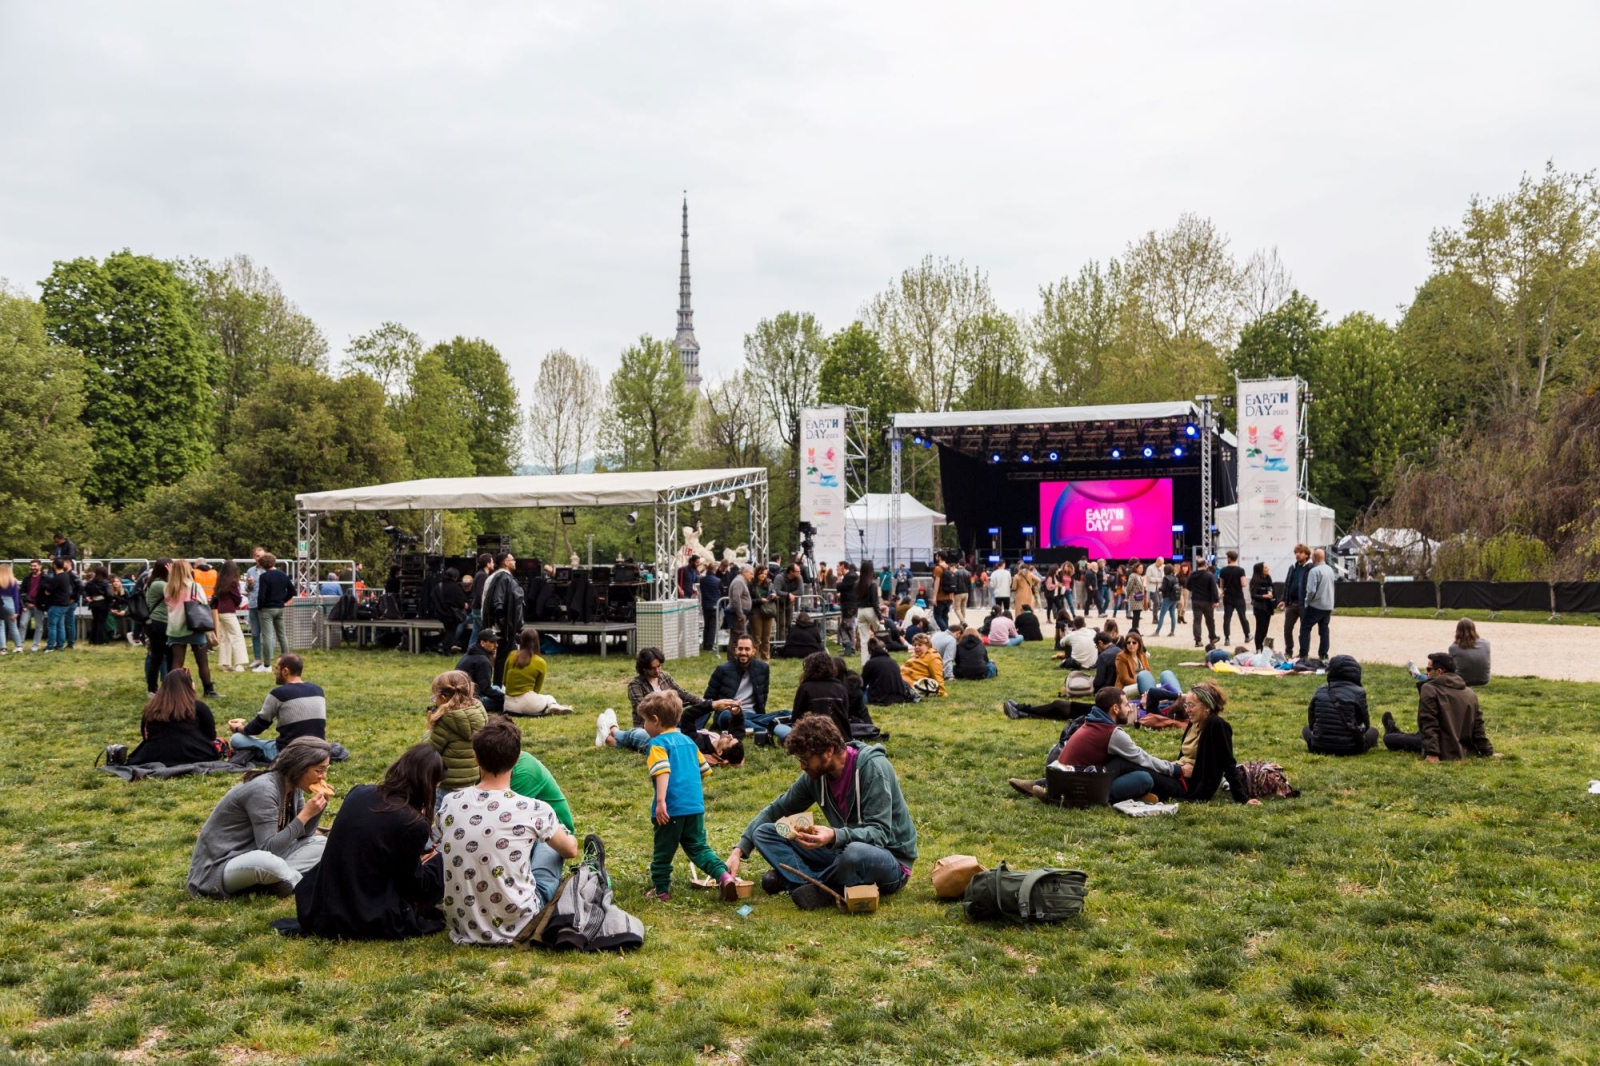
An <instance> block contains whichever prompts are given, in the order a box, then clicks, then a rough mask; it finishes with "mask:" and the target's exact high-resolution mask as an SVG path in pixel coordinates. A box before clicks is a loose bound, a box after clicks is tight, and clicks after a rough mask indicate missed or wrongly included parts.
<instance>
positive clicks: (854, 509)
mask: <svg viewBox="0 0 1600 1066" xmlns="http://www.w3.org/2000/svg"><path fill="white" fill-rule="evenodd" d="M893 500H894V494H893V493H891V492H869V493H867V494H866V495H865V496H863V497H862V498H861V499H859V500H857V501H856V502H855V503H852V504H851V505H850V506H849V507H847V508H845V512H846V513H847V514H848V515H849V517H851V518H852V519H855V520H856V521H861V520H862V519H865V520H866V521H868V522H887V521H888V520H889V510H890V506H891V504H892V502H893ZM923 518H931V519H933V524H934V525H936V526H942V525H944V523H945V517H944V515H942V514H940V513H939V512H938V511H935V510H933V509H932V508H931V507H928V506H927V505H926V504H924V503H922V501H920V500H918V499H917V498H916V497H915V496H912V495H911V494H910V493H908V492H902V493H901V494H900V520H901V521H902V522H909V521H913V520H916V519H923Z"/></svg>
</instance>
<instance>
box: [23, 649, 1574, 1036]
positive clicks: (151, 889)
mask: <svg viewBox="0 0 1600 1066" xmlns="http://www.w3.org/2000/svg"><path fill="white" fill-rule="evenodd" d="M137 654H138V653H135V652H134V651H132V650H131V649H128V648H126V647H120V648H108V649H95V650H79V651H77V652H75V653H72V654H69V655H55V656H50V657H39V656H33V655H28V656H25V657H24V656H8V657H6V658H5V659H3V660H0V693H3V697H0V740H3V743H0V855H4V857H5V861H4V863H3V864H0V904H3V905H0V1034H3V1037H0V1046H3V1048H4V1050H0V1062H35V1061H61V1062H157V1061H190V1062H202V1063H238V1062H250V1061H309V1062H322V1063H373V1062H397V1063H446V1062H459V1063H468V1062H486V1061H498V1062H517V1063H566V1064H574V1066H576V1064H582V1063H691V1062H706V1063H735V1062H739V1063H750V1064H758V1063H759V1064H775V1063H796V1064H798V1063H841V1064H843V1063H849V1064H867V1063H918V1064H926V1063H979V1062H997V1063H1011V1062H1060V1061H1094V1062H1098V1063H1108V1064H1109V1063H1300V1062H1316V1063H1324V1062H1329V1063H1365V1062H1373V1063H1391V1062H1417V1063H1433V1062H1455V1063H1459V1064H1491V1063H1520V1062H1524V1061H1526V1062H1530V1063H1547V1062H1548V1063H1557V1062H1559V1063H1581V1062H1594V1061H1595V1060H1596V1057H1597V1055H1600V1051H1597V1049H1600V899H1597V886H1600V874H1597V867H1596V863H1595V858H1596V852H1597V850H1600V844H1597V840H1600V834H1597V832H1596V830H1597V828H1600V797H1592V796H1589V795H1587V794H1585V784H1586V782H1587V781H1588V780H1589V779H1590V778H1593V777H1600V735H1597V732H1596V729H1595V723H1596V713H1595V712H1596V709H1597V704H1600V686H1596V685H1588V686H1585V685H1578V684H1563V683H1556V682H1544V681H1538V680H1532V679H1502V678H1497V679H1496V681H1495V684H1494V687H1493V688H1491V689H1489V690H1487V691H1486V693H1485V700H1484V702H1485V706H1486V711H1487V719H1488V728H1489V732H1490V735H1491V736H1492V738H1493V739H1494V741H1495V743H1496V745H1497V747H1499V748H1500V749H1502V750H1503V751H1505V752H1506V753H1507V754H1508V757H1507V758H1505V759H1502V760H1495V761H1493V762H1488V761H1475V762H1471V763H1466V764H1457V765H1447V766H1424V765H1423V764H1422V763H1420V762H1419V761H1417V760H1415V759H1413V758H1410V757H1404V756H1400V755H1389V754H1388V753H1386V752H1383V751H1382V750H1381V749H1380V750H1379V751H1378V752H1375V753H1372V754H1371V755H1368V756H1366V757H1364V758H1359V759H1349V760H1334V759H1325V758H1318V757H1311V756H1308V755H1306V754H1305V752H1304V748H1303V745H1302V744H1301V742H1300V736H1299V731H1300V727H1301V725H1302V724H1303V722H1304V708H1305V704H1306V701H1307V699H1308V697H1309V695H1310V693H1311V690H1312V688H1313V687H1314V682H1313V681H1311V680H1309V679H1302V678H1290V679H1281V680H1280V679H1267V678H1231V679H1225V680H1224V681H1223V684H1224V687H1225V688H1226V689H1227V690H1228V692H1229V694H1230V697H1231V703H1230V706H1229V717H1230V718H1231V719H1232V721H1233V723H1234V730H1235V738H1236V750H1237V753H1238V755H1239V757H1240V758H1260V757H1270V758H1273V759H1276V760H1278V761H1280V762H1282V763H1283V764H1284V766H1285V767H1286V768H1287V770H1288V773H1289V775H1290V777H1291V779H1292V781H1293V782H1294V783H1295V784H1296V785H1297V786H1299V787H1300V788H1301V789H1303V790H1304V795H1303V796H1302V797H1301V798H1299V799H1297V800H1291V801H1282V802H1273V803H1270V804H1269V805H1267V806H1265V807H1262V808H1247V807H1243V806H1237V805H1234V804H1232V803H1229V802H1226V801H1221V802H1218V803H1215V804H1211V805H1195V806H1190V807H1187V808H1185V809H1184V810H1183V811H1182V813H1181V814H1180V815H1179V816H1178V817H1177V818H1165V819H1142V820H1135V819H1130V818H1125V817H1123V816H1121V815H1118V814H1116V813H1114V812H1112V811H1109V810H1097V811H1062V810H1052V809H1049V808H1046V807H1045V806H1044V805H1042V804H1040V803H1038V802H1036V801H1034V800H1031V799H1025V798H1023V797H1021V796H1018V795H1016V794H1015V793H1013V792H1012V791H1011V790H1010V789H1009V788H1007V787H1006V784H1005V779H1006V778H1007V777H1011V776H1017V775H1027V776H1033V775H1034V774H1035V773H1037V772H1038V770H1039V767H1040V765H1041V762H1042V757H1043V755H1044V753H1045V751H1046V749H1047V748H1048V746H1049V744H1050V743H1051V741H1052V739H1053V737H1054V736H1055V734H1056V732H1057V728H1058V727H1057V726H1056V725H1055V724H1053V723H1049V722H1013V721H1008V720H1007V719H1005V718H1004V717H1003V716H1002V715H1001V713H1000V712H999V710H998V705H999V701H1000V700H1001V699H1002V698H1003V697H1005V696H1018V697H1023V698H1041V697H1045V696H1048V695H1051V694H1053V693H1054V691H1055V689H1056V686H1057V685H1058V684H1059V682H1060V679H1061V676H1062V675H1061V674H1060V672H1059V671H1057V670H1055V669H1054V668H1053V665H1052V664H1051V663H1050V661H1049V659H1048V651H1047V649H1044V648H1039V647H1031V648H1026V649H1003V650H1001V651H999V652H998V653H997V655H996V658H997V659H998V660H999V662H1000V663H1001V677H1000V678H999V679H998V680H996V681H993V682H982V683H970V682H969V683H961V682H957V683H956V685H955V686H954V691H953V693H952V696H951V697H950V698H948V699H944V700H931V701H928V702H925V703H923V704H921V705H919V706H915V707H910V708H905V709H889V710H886V711H883V712H881V713H880V714H879V719H880V722H881V724H882V725H883V727H884V728H886V729H888V730H889V731H890V732H891V733H892V734H893V736H892V739H891V740H890V741H889V745H888V746H889V750H890V752H891V755H892V757H893V759H894V762H895V765H896V766H897V767H898V770H899V774H900V778H901V781H902V783H903V785H904V789H905V792H906V796H907V799H908V801H909V803H910V805H911V809H912V813H913V815H914V817H915V818H916V821H917V825H918V830H919V832H920V834H921V839H920V849H921V853H922V856H923V858H922V860H921V861H920V862H919V864H918V870H917V877H916V879H915V880H914V881H913V883H912V885H911V886H910V887H909V888H908V889H907V890H906V891H904V892H902V893H901V894H900V895H898V896H896V897H893V898H891V899H889V900H886V901H885V903H884V905H883V907H882V908H881V909H880V910H879V912H878V913H877V914H876V915H871V916H859V917H846V916H842V915H837V914H833V913H827V912H815V913H801V912H798V911H796V910H795V909H794V908H793V907H792V906H791V905H790V904H789V903H788V902H787V901H786V900H784V899H782V898H778V899H766V898H765V897H761V896H760V893H759V890H758V892H757V898H756V899H755V900H754V901H753V902H754V904H755V906H754V912H753V913H752V914H751V915H750V916H749V917H748V918H741V917H739V916H737V915H736V914H735V912H734V910H733V908H732V907H731V906H729V905H726V904H723V903H721V902H719V901H716V900H714V899H712V898H710V897H709V896H705V895H700V894H696V893H694V892H692V891H687V890H685V891H680V892H678V893H675V896H674V899H673V900H672V901H671V902H670V903H667V904H652V903H648V902H646V900H645V899H644V891H645V888H646V887H647V886H646V866H647V863H648V857H649V842H650V828H649V823H648V821H647V814H646V806H647V785H646V782H645V778H644V775H643V769H642V762H641V760H640V759H639V758H638V757H637V756H635V755H631V754H628V753H623V752H618V751H614V750H596V749H595V748H594V747H593V746H592V736H593V714H594V712H595V711H597V710H598V709H599V708H600V707H603V706H606V705H608V704H609V705H618V704H622V705H623V707H624V708H625V701H623V698H622V684H623V681H624V678H625V677H626V675H627V672H628V671H629V669H630V663H629V662H628V660H627V659H626V658H623V657H612V658H610V659H608V660H606V661H605V662H604V663H602V662H601V661H600V660H599V659H597V658H575V657H574V658H557V659H553V660H552V677H553V685H552V687H553V688H554V690H555V691H556V692H558V693H559V694H560V695H561V696H563V697H567V698H569V699H570V700H571V701H572V702H574V703H576V704H577V706H578V707H579V708H580V711H581V712H583V713H581V714H579V715H576V716H574V717H571V718H561V719H549V720H540V721H533V722H528V723H526V724H525V737H526V745H527V747H528V748H529V749H530V750H532V751H534V752H536V753H537V754H538V755H539V756H540V757H541V758H542V759H544V761H545V762H546V763H547V764H548V765H549V766H550V767H551V768H552V770H553V771H554V772H555V773H556V775H557V777H558V779H559V780H560V781H561V783H562V785H563V787H564V788H565V789H566V792H567V794H568V796H569V797H570V798H571V801H572V807H573V810H574V811H575V812H576V814H577V817H578V821H579V828H580V831H594V832H598V833H600V834H601V835H602V836H603V837H604V839H605V841H606V843H607V847H608V853H609V856H610V861H611V864H612V869H613V875H614V877H615V880H616V883H617V896H618V899H619V901H620V902H621V904H622V905H623V906H624V907H627V908H628V909H630V910H632V911H634V912H635V913H637V914H639V915H641V916H642V917H643V919H644V921H645V924H646V926H647V929H648V940H647V944H646V946H645V948H644V950H643V951H642V952H640V953H637V954H633V955H629V956H627V957H618V956H599V957H594V956H590V957H578V956H570V955H549V954H542V953H529V952H522V951H510V950H501V951H494V950H483V949H472V948H458V947H454V946H452V945H450V944H449V943H448V942H447V940H446V939H445V938H444V937H442V936H441V937H435V938H433V939H431V940H427V941H422V942H412V943H407V944H401V945H384V944H378V945H355V944H334V943H322V942H316V941H309V940H285V939H281V938H278V937H277V936H275V935H274V934H273V933H272V931H271V930H270V929H269V928H268V926H267V922H268V921H269V920H271V919H273V918H278V917H283V916H285V915H289V914H292V906H291V903H289V902H285V901H277V900H270V899H244V900H235V901H230V902H213V901H206V900H195V899H190V898H188V897H187V896H186V895H185V893H184V888H183V884H184V877H185V873H186V871H187V867H188V861H189V851H190V848H191V846H192V845H193V842H194V837H195V833H196V831H197V830H198V828H199V826H200V824H201V822H202V821H203V820H204V818H205V817H206V815H207V813H208V812H209V810H210V808H211V807H212V805H213V804H214V803H215V802H216V800H217V798H218V797H219V796H220V795H221V794H222V793H223V792H224V791H225V790H226V789H227V788H229V787H230V786H231V785H232V784H234V779H233V778H229V777H216V778H210V779H199V778H191V779H181V780H174V781H169V782H145V783H140V784H135V785H127V784H123V783H122V782H121V781H119V780H117V779H115V778H113V777H111V776H110V775H107V774H104V773H100V772H96V771H94V770H92V769H90V764H91V762H92V761H93V759H94V756H95V753H96V752H97V751H98V750H99V748H100V747H101V746H102V745H103V744H105V743H107V742H108V741H124V742H127V743H130V744H131V743H132V742H133V740H134V737H135V733H136V725H137V721H138V715H139V708H140V706H141V705H142V702H143V693H142V685H141V684H140V680H139V672H138V663H137ZM1175 658H1176V656H1175V655H1169V656H1167V657H1166V658H1165V659H1163V660H1162V661H1161V663H1160V665H1170V663H1171V662H1172V661H1174V660H1175ZM712 665H713V661H712V660H711V658H710V657H703V658H701V659H700V660H698V661H690V662H682V663H674V664H671V666H672V672H673V673H674V674H675V675H676V676H677V677H678V679H679V680H680V681H682V682H684V683H686V684H688V685H689V686H690V687H694V686H698V685H701V684H703V683H704V681H705V679H706V677H707V675H708V673H709V671H710V669H711V667H712ZM440 667H441V660H440V659H438V658H436V657H425V658H411V657H409V656H406V655H403V654H397V653H393V652H375V651H368V652H356V651H345V652H337V653H323V654H316V655H313V656H312V657H311V664H310V667H309V669H308V671H307V674H308V677H310V678H311V679H313V680H316V681H318V682H320V683H322V684H323V685H325V686H326V688H327V690H328V693H329V701H330V705H331V719H332V721H331V726H330V735H331V737H332V738H333V739H337V740H341V741H343V742H344V743H345V744H346V745H348V746H349V747H350V749H351V750H352V751H353V752H354V757H353V758H352V759H351V760H350V761H349V762H348V763H345V764H342V765H336V766H335V768H334V771H333V773H332V776H331V780H332V781H333V782H334V784H335V785H336V786H338V787H339V788H340V789H341V790H343V789H344V788H347V787H349V786H350V785H352V784H355V783H358V782H367V781H372V780H374V779H375V778H376V777H377V776H378V775H379V774H380V772H381V771H382V769H383V767H384V766H385V765H386V764H387V763H388V762H389V761H390V760H391V759H392V758H393V757H394V756H395V755H396V754H397V753H399V752H400V751H401V750H402V749H403V748H404V747H405V746H406V745H408V744H410V743H413V742H414V741H416V740H417V739H418V738H419V737H420V735H421V732H422V706H423V701H424V698H425V694H426V691H427V682H428V679H429V678H430V677H431V675H432V674H433V673H434V672H436V671H437V670H438V669H439V668H440ZM1368 679H1369V683H1370V690H1371V693H1372V697H1373V705H1374V708H1375V716H1376V712H1377V711H1381V710H1383V709H1386V708H1387V709H1392V710H1394V711H1395V712H1396V714H1397V715H1399V717H1400V718H1401V720H1402V721H1403V722H1409V721H1411V720H1412V715H1411V711H1412V708H1413V705H1414V699H1415V696H1414V690H1413V688H1412V686H1411V684H1410V683H1409V681H1407V679H1406V678H1405V676H1404V673H1403V671H1401V670H1400V669H1398V668H1381V667H1380V668H1375V669H1372V670H1371V671H1369V676H1368ZM795 680H796V669H795V667H794V665H792V664H777V665H775V668H774V682H773V692H774V695H775V702H780V703H781V701H782V700H783V696H782V695H780V694H781V693H786V692H791V691H792V690H793V686H794V683H795ZM268 684H269V679H268V678H267V677H266V676H264V675H227V676H225V677H224V678H223V680H222V682H221V687H222V689H223V691H224V693H225V695H226V697H227V698H226V699H224V700H221V701H219V703H218V705H217V711H218V717H219V718H224V717H227V716H230V715H235V714H238V715H248V714H249V713H252V712H253V710H254V708H255V707H256V706H258V705H259V701H260V699H261V696H262V695H263V693H264V692H265V691H266V689H267V687H268ZM1141 739H1142V740H1143V741H1145V742H1146V743H1147V744H1148V745H1149V746H1150V747H1151V748H1152V750H1154V751H1156V752H1157V753H1158V754H1166V755H1170V754H1173V753H1174V752H1175V749H1176V744H1177V739H1176V737H1173V736H1171V735H1145V736H1143V737H1142V738H1141ZM794 772H795V767H794V763H793V762H792V760H789V759H787V758H785V757H783V756H782V755H781V754H779V753H777V752H775V751H773V750H771V749H756V750H755V752H754V755H753V759H752V761H751V763H750V764H749V765H748V766H746V767H745V768H744V769H742V770H735V771H720V772H718V773H717V774H716V776H715V777H714V778H713V779H712V780H711V782H710V783H709V788H708V800H709V806H708V818H707V821H708V826H709V828H710V832H711V837H712V843H713V845H714V846H715V847H716V848H717V849H718V850H719V851H721V852H725V851H726V850H727V849H728V848H729V847H731V846H732V844H733V843H734V841H735V840H736V838H737V835H738V832H739V829H740V828H741V827H742V825H743V824H744V822H745V821H746V820H747V819H748V818H749V816H750V815H751V814H753V813H754V812H755V811H756V810H757V809H758V808H759V806H760V805H761V804H762V803H764V802H765V801H766V800H768V799H769V798H770V797H771V796H773V795H774V794H775V793H776V792H778V791H779V790H780V788H781V787H783V786H784V785H786V784H787V783H788V781H789V780H790V779H791V778H792V776H793V774H794ZM335 803H337V801H335ZM957 852H964V853H971V854H975V855H977V856H979V857H980V858H981V859H982V860H983V861H984V862H985V863H988V864H991V865H992V864H994V863H997V862H999V861H1000V860H1002V859H1004V860H1008V861H1010V862H1011V863H1012V864H1013V865H1015V866H1018V867H1033V866H1040V865H1059V866H1068V867H1077V868H1080V869H1083V870H1085V871H1087V872H1088V875H1089V886H1090V897H1089V902H1088V905H1087V907H1086V908H1085V911H1084V914H1083V915H1082V917H1081V918H1080V920H1078V921H1077V922H1075V923H1073V924H1071V925H1066V926H1058V927H1046V928H1040V929H1020V928H1013V927H1007V926H979V925H973V924H969V923H968V922H967V921H966V920H965V919H964V918H963V917H962V915H961V913H960V910H959V908H957V907H952V906H948V905H943V904H940V903H938V902H936V901H935V900H934V898H933V896H932V892H931V889H930V887H929V884H928V881H927V877H928V872H929V870H930V869H931V867H932V865H933V862H934V860H935V859H937V858H939V857H940V856H942V855H947V854H952V853H957ZM762 868H764V867H763V866H762V864H761V863H760V862H759V860H757V861H756V862H755V863H753V864H752V869H753V870H756V871H759V870H760V869H762Z"/></svg>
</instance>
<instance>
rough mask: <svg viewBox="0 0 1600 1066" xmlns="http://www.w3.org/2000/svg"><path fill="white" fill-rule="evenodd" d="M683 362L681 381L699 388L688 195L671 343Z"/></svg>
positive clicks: (698, 353) (684, 212)
mask: <svg viewBox="0 0 1600 1066" xmlns="http://www.w3.org/2000/svg"><path fill="white" fill-rule="evenodd" d="M672 346H673V347H674V348H676V349H677V350H678V358H679V359H680V360H682V361H683V380H684V383H685V384H686V385H688V386H689V388H691V389H695V390H698V389H699V388H700V342H699V341H697V340H695V339H694V308H693V307H692V306H690V303H689V193H688V191H687V190H685V192H684V194H683V266H682V268H681V270H680V272H679V275H678V336H677V338H676V339H675V340H674V341H673V342H672Z"/></svg>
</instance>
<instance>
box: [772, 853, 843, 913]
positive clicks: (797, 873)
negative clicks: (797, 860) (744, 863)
mask: <svg viewBox="0 0 1600 1066" xmlns="http://www.w3.org/2000/svg"><path fill="white" fill-rule="evenodd" d="M778 866H779V867H780V868H781V869H784V870H788V871H789V872H790V873H792V874H794V875H795V876H796V877H798V878H801V879H802V880H805V881H809V882H811V883H812V884H814V885H816V886H817V887H818V888H820V889H822V891H824V892H826V893H827V894H828V895H830V896H832V897H833V902H834V904H835V905H836V906H838V907H840V908H841V909H842V908H843V907H844V905H845V903H844V897H843V896H841V895H839V893H837V892H835V891H834V890H833V889H831V888H829V887H828V886H827V885H825V884H823V883H822V882H821V881H818V880H817V879H816V878H815V877H812V876H811V875H810V874H808V873H805V872H804V871H801V870H796V869H795V868H794V867H793V866H790V865H789V864H788V863H786V862H780V863H779V864H778Z"/></svg>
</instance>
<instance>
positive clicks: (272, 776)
mask: <svg viewBox="0 0 1600 1066" xmlns="http://www.w3.org/2000/svg"><path fill="white" fill-rule="evenodd" d="M331 755H332V749H330V748H329V747H328V742H327V741H326V740H318V739H317V738H316V737H297V738H295V739H294V740H292V741H290V742H289V743H288V744H286V745H284V748H283V750H282V751H280V752H279V753H278V757H277V759H275V760H274V761H273V763H272V765H271V766H269V767H267V768H266V769H265V770H256V771H252V772H251V773H248V774H245V775H244V781H243V783H241V784H238V785H235V786H234V787H233V789H232V790H231V791H229V792H228V794H227V795H226V796H223V797H222V801H221V802H220V803H218V804H217V806H216V809H214V810H213V811H212V812H211V817H209V818H207V819H206V824H205V825H204V826H202V827H201V829H200V837H199V839H198V840H196V841H195V844H194V856H193V858H191V859H190V860H189V892H190V893H191V894H192V895H197V896H217V897H228V896H237V895H240V894H241V893H244V892H251V891H254V890H257V889H259V890H261V891H264V892H270V893H271V894H272V895H274V896H289V895H291V894H293V892H294V889H295V886H296V885H298V884H299V883H300V879H301V878H302V877H303V876H305V873H306V871H307V870H310V869H311V868H312V867H313V866H315V865H316V864H317V863H318V862H319V861H321V859H322V848H323V844H324V842H325V841H326V839H327V838H326V837H322V836H319V835H318V834H317V823H318V822H319V821H320V820H321V819H322V812H323V811H324V810H325V809H326V808H327V806H328V799H329V797H330V796H331V795H332V793H333V790H332V789H331V788H329V787H328V785H327V776H328V760H329V757H330V756H331Z"/></svg>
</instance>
